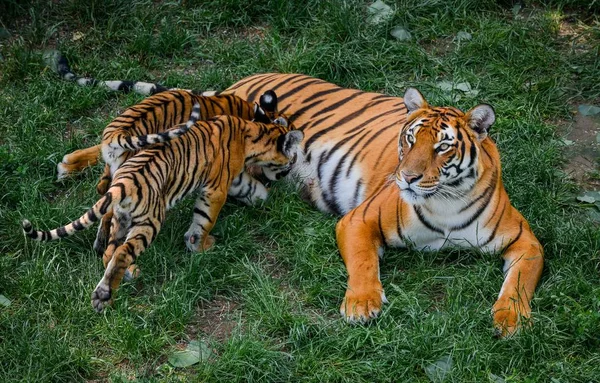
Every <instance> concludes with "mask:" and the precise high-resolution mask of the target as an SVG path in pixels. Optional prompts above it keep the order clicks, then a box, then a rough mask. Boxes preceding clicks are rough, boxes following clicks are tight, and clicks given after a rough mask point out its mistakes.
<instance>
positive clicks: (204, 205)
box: [22, 116, 303, 312]
mask: <svg viewBox="0 0 600 383" xmlns="http://www.w3.org/2000/svg"><path fill="white" fill-rule="evenodd" d="M190 126H191V128H189V127H185V126H183V127H178V128H177V129H179V130H181V131H182V135H181V136H179V137H177V136H176V135H171V136H169V137H168V138H164V139H165V141H166V142H164V143H162V144H160V145H156V146H154V147H151V148H149V149H145V150H141V151H139V152H138V153H137V154H135V155H134V156H133V157H131V158H129V159H128V160H127V161H125V162H124V163H123V164H122V165H121V167H120V168H119V169H117V170H116V172H115V173H114V178H113V179H112V182H111V184H110V186H109V188H108V191H107V192H106V193H105V194H104V195H103V196H102V197H101V198H100V200H99V201H98V202H96V204H94V206H93V207H92V208H91V209H89V210H88V211H87V212H86V213H85V214H83V215H82V216H81V217H80V218H78V219H77V220H75V221H73V222H71V223H70V224H68V225H65V226H62V227H59V228H57V229H54V230H51V231H38V230H35V229H34V228H33V227H32V225H31V223H30V222H29V221H27V220H25V221H24V222H23V225H22V226H23V230H24V232H25V234H26V235H27V236H29V237H30V238H32V239H34V240H38V241H50V240H54V239H59V238H63V237H66V236H69V235H73V234H74V233H76V232H77V231H80V230H84V229H86V228H88V227H90V226H91V225H92V224H93V223H94V222H97V221H98V220H99V219H100V218H101V217H103V216H106V215H107V213H109V212H110V213H112V221H111V224H110V235H109V238H108V245H107V247H106V249H105V250H104V255H103V261H104V266H105V267H106V271H105V273H104V277H103V278H102V280H101V281H100V282H99V283H98V285H97V287H96V289H95V290H94V292H93V293H92V305H93V307H94V308H95V309H96V310H97V311H98V312H100V311H102V310H103V309H104V308H105V307H106V305H108V304H109V303H110V302H111V301H112V298H113V296H114V292H115V291H116V290H117V288H118V287H119V284H120V283H121V280H122V279H123V277H124V276H125V274H126V271H127V270H129V271H130V272H132V271H133V269H132V265H133V264H134V263H135V260H136V258H137V257H138V256H140V254H141V253H142V252H143V251H144V250H145V249H146V248H147V247H148V246H149V245H150V244H151V243H152V241H154V239H155V238H156V236H157V235H158V233H159V231H160V228H161V226H162V224H163V222H164V219H165V214H166V211H167V210H169V209H170V208H172V207H173V206H174V205H175V204H176V203H177V202H178V201H180V200H181V199H183V198H184V197H186V196H187V195H190V194H192V193H194V192H195V191H196V190H197V191H198V192H199V193H198V197H197V199H196V203H195V205H194V217H193V221H192V224H191V225H190V228H189V229H188V231H187V232H186V234H185V236H184V238H185V241H186V245H187V247H188V249H190V250H192V251H202V250H206V249H207V248H209V247H210V246H211V245H212V244H213V242H214V238H213V237H212V236H210V231H211V230H212V228H213V226H214V224H215V222H216V220H217V217H218V215H219V211H220V210H221V207H222V206H223V204H224V203H225V199H226V197H227V194H228V193H231V189H236V188H237V189H240V188H241V187H242V185H241V183H242V182H245V183H246V184H247V187H248V189H249V190H252V191H253V192H252V193H251V194H256V193H261V190H260V188H259V187H258V186H259V183H258V182H257V181H255V180H253V179H252V178H251V177H250V176H249V175H248V174H247V173H246V172H245V171H244V169H245V166H246V165H254V166H259V167H269V166H278V167H280V168H282V169H285V168H287V167H289V166H290V163H293V160H294V158H295V156H296V151H297V149H298V146H299V143H300V142H301V140H302V138H303V135H302V133H301V132H300V131H298V130H292V126H291V125H288V123H287V120H285V119H282V118H278V120H277V123H276V124H263V123H258V122H250V121H246V120H242V119H240V118H238V117H232V116H220V117H217V118H215V119H213V120H210V121H198V122H196V123H195V124H194V125H193V126H192V125H191V124H190ZM188 129H189V130H188ZM184 130H185V132H183V131H184ZM262 194H266V190H264V187H263V190H262Z"/></svg>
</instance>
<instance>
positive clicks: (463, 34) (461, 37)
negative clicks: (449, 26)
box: [456, 31, 473, 41]
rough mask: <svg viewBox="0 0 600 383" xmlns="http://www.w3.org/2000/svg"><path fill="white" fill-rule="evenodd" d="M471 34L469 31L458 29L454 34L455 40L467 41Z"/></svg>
mask: <svg viewBox="0 0 600 383" xmlns="http://www.w3.org/2000/svg"><path fill="white" fill-rule="evenodd" d="M472 38H473V36H472V35H471V34H470V33H469V32H465V31H460V32H458V33H457V34H456V40H458V41H469V40H471V39H472Z"/></svg>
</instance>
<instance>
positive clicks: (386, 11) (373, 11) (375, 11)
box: [367, 0, 394, 24]
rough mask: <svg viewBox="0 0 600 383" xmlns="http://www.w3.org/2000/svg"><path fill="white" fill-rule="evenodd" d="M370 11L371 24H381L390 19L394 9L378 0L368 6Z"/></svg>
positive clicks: (369, 19)
mask: <svg viewBox="0 0 600 383" xmlns="http://www.w3.org/2000/svg"><path fill="white" fill-rule="evenodd" d="M367 12H368V13H369V18H368V21H369V22H370V23H371V24H379V23H382V22H384V21H386V20H387V19H389V18H390V17H391V16H392V14H393V13H394V11H393V10H392V8H391V7H390V6H389V5H387V4H386V3H384V2H383V1H381V0H377V1H376V2H374V3H373V4H371V5H369V8H367Z"/></svg>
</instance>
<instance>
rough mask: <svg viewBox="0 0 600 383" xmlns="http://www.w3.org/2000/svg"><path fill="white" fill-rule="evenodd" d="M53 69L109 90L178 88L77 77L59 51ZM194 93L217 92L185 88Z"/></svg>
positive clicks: (70, 78) (67, 77) (144, 91)
mask: <svg viewBox="0 0 600 383" xmlns="http://www.w3.org/2000/svg"><path fill="white" fill-rule="evenodd" d="M51 66H52V67H53V68H54V70H55V71H56V72H57V73H58V74H59V75H60V77H62V78H63V79H64V80H67V81H75V82H76V83H77V84H78V85H80V86H100V87H104V88H107V89H109V90H114V91H119V92H125V93H128V92H131V91H133V92H135V93H138V94H141V95H144V96H151V95H153V94H156V93H160V92H164V91H167V90H176V89H179V88H167V87H165V86H162V85H160V84H156V83H151V82H143V81H127V80H112V81H109V80H97V79H95V78H93V77H79V76H77V75H76V74H75V73H73V72H72V71H71V67H70V66H69V62H68V61H67V59H66V58H65V57H64V56H63V55H62V54H61V53H60V52H57V53H56V56H55V57H54V58H53V59H52V65H51ZM185 90H187V91H189V92H192V93H194V94H199V95H202V96H213V95H215V94H218V92H213V91H208V92H201V91H195V90H191V89H185Z"/></svg>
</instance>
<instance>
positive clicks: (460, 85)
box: [454, 82, 471, 92]
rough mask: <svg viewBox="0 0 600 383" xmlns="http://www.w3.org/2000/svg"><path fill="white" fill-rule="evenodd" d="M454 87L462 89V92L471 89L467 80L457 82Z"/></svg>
mask: <svg viewBox="0 0 600 383" xmlns="http://www.w3.org/2000/svg"><path fill="white" fill-rule="evenodd" d="M454 87H455V88H456V89H458V90H462V91H463V92H470V91H471V84H469V83H468V82H459V83H458V84H456V85H455V86H454Z"/></svg>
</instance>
